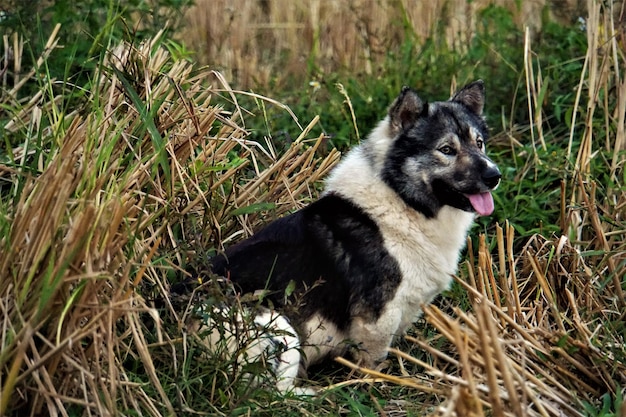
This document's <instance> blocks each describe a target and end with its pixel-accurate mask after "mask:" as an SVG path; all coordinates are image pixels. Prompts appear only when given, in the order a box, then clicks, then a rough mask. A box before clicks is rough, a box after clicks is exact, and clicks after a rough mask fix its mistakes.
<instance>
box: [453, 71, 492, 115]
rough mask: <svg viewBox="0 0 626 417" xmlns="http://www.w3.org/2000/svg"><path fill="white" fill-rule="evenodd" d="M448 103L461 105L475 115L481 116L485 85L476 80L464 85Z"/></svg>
mask: <svg viewBox="0 0 626 417" xmlns="http://www.w3.org/2000/svg"><path fill="white" fill-rule="evenodd" d="M450 101H456V102H457V103H461V104H463V105H464V106H466V107H467V108H468V109H470V110H471V111H473V112H474V113H476V114H477V115H479V116H480V115H482V114H483V107H484V106H485V83H484V82H483V80H478V81H474V82H473V83H470V84H468V85H466V86H465V87H463V88H461V89H460V90H459V91H457V93H456V94H455V95H454V97H452V98H451V99H450Z"/></svg>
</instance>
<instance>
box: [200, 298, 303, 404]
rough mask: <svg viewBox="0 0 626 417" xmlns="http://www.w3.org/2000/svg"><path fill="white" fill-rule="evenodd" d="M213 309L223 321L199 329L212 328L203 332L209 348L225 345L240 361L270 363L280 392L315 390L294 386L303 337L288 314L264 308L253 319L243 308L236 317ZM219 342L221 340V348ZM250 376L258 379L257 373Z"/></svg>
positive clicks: (213, 348) (227, 352)
mask: <svg viewBox="0 0 626 417" xmlns="http://www.w3.org/2000/svg"><path fill="white" fill-rule="evenodd" d="M213 312H214V314H219V315H221V316H222V318H221V320H220V324H216V323H214V322H212V321H211V320H210V319H209V320H207V321H205V322H204V323H202V324H201V325H200V328H199V330H198V332H199V333H200V334H201V335H202V332H203V330H205V331H208V334H205V335H202V341H203V343H204V344H205V345H206V346H207V347H208V348H209V349H211V350H213V351H215V350H216V349H221V350H222V351H223V352H222V353H225V354H228V355H229V357H231V358H232V357H234V356H235V355H237V358H236V362H237V363H238V364H240V365H245V364H251V363H257V362H261V363H265V364H267V365H268V366H269V367H270V368H271V370H272V372H273V374H274V376H275V377H276V387H277V388H278V390H279V391H280V392H288V391H293V392H295V393H297V394H301V395H311V394H314V391H313V390H312V389H309V388H295V387H294V383H295V380H296V377H297V376H298V371H299V368H300V357H301V355H300V339H299V338H298V336H297V333H296V331H295V329H294V328H293V327H292V326H291V324H289V321H288V320H287V319H286V318H285V317H284V316H282V315H280V314H278V313H277V312H275V311H271V310H269V309H263V310H262V311H261V312H260V313H259V314H257V315H256V316H255V317H254V320H253V322H252V323H249V322H248V321H247V320H244V318H243V317H242V315H241V314H240V313H239V312H238V313H236V314H234V316H235V318H234V320H229V319H230V318H231V316H232V314H229V311H228V310H226V309H218V308H215V309H214V310H213ZM220 330H221V331H220ZM218 344H221V345H220V347H219V348H218V347H217V346H218ZM224 351H225V352H224ZM250 377H251V378H252V379H255V378H256V377H257V376H256V375H250Z"/></svg>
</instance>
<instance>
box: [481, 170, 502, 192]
mask: <svg viewBox="0 0 626 417" xmlns="http://www.w3.org/2000/svg"><path fill="white" fill-rule="evenodd" d="M500 178H502V174H500V170H499V169H498V168H496V167H489V168H487V170H486V171H485V172H483V182H484V183H485V185H486V186H487V187H489V188H495V187H496V186H497V185H498V184H499V183H500Z"/></svg>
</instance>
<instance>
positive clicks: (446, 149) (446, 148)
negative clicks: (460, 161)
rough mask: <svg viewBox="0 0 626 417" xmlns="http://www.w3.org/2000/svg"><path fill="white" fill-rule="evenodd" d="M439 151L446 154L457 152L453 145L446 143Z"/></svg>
mask: <svg viewBox="0 0 626 417" xmlns="http://www.w3.org/2000/svg"><path fill="white" fill-rule="evenodd" d="M439 152H441V153H442V154H444V155H454V154H456V151H455V150H454V148H453V147H452V146H448V145H444V146H442V147H441V148H439Z"/></svg>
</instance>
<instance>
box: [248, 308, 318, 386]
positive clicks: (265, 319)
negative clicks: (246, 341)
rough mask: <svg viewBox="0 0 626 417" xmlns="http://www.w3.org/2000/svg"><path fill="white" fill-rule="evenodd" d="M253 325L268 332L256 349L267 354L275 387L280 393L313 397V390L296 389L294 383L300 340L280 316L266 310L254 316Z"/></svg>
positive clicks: (287, 322) (298, 362)
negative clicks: (274, 379)
mask: <svg viewBox="0 0 626 417" xmlns="http://www.w3.org/2000/svg"><path fill="white" fill-rule="evenodd" d="M254 321H255V323H256V324H257V325H259V326H261V327H263V328H265V329H268V332H267V333H266V334H264V335H263V337H262V340H261V341H260V343H259V346H258V348H261V350H263V351H265V352H266V353H269V360H270V366H271V367H272V371H273V372H274V375H275V376H276V387H277V388H278V390H279V391H280V392H282V393H286V392H293V393H294V394H296V395H315V394H317V392H316V391H315V390H314V389H313V388H308V387H296V386H295V381H296V378H297V376H298V371H299V369H300V360H301V352H300V339H299V338H298V335H297V333H296V331H295V329H294V328H293V326H291V324H290V323H289V321H288V320H287V319H286V318H285V317H284V316H282V315H279V314H278V313H276V312H272V311H270V310H266V311H264V312H262V313H260V314H258V315H257V316H256V318H255V319H254Z"/></svg>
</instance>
